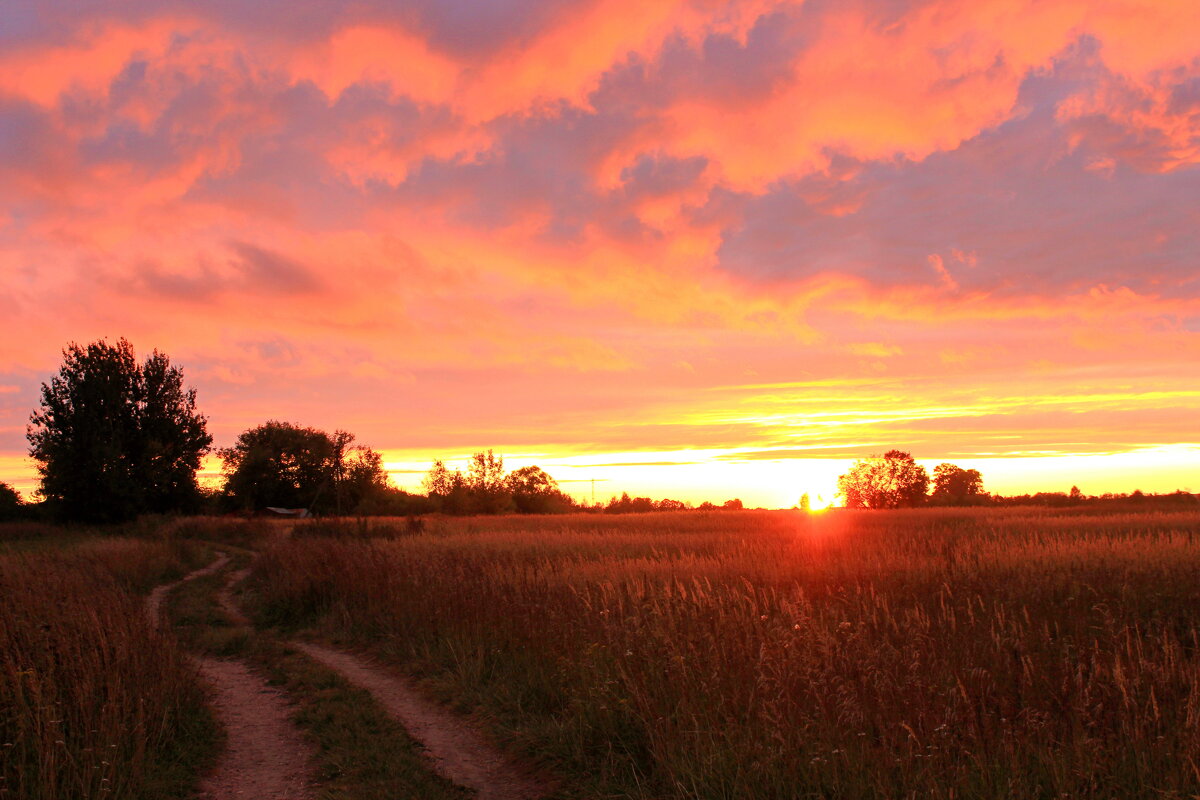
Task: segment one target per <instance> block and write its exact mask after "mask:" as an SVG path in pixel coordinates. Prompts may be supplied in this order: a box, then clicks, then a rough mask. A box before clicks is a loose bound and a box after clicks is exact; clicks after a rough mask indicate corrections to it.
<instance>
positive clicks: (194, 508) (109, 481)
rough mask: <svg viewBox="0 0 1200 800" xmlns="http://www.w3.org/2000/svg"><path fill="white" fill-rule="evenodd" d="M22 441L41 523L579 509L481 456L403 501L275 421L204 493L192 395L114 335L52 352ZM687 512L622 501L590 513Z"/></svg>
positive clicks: (207, 445) (203, 428)
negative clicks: (52, 367)
mask: <svg viewBox="0 0 1200 800" xmlns="http://www.w3.org/2000/svg"><path fill="white" fill-rule="evenodd" d="M26 436H27V439H28V441H29V454H30V456H31V457H32V458H33V459H34V461H35V462H36V463H37V469H38V474H39V477H40V490H39V492H40V495H41V498H42V502H41V503H40V504H39V509H40V512H41V513H42V514H43V515H45V516H49V517H53V518H57V519H61V520H64V521H79V522H91V523H112V522H122V521H126V520H129V519H133V518H135V517H137V516H138V515H140V514H146V513H247V512H257V511H261V510H263V509H264V508H272V507H274V508H279V509H288V510H292V509H304V510H306V511H308V512H311V513H313V514H359V515H389V516H395V515H412V514H422V513H428V512H444V513H448V514H502V513H510V512H517V513H529V514H546V513H557V512H566V511H576V510H592V509H590V508H589V507H586V506H582V505H580V504H577V503H576V502H575V501H574V500H573V499H572V498H571V497H569V496H568V495H567V494H566V493H564V492H563V491H562V490H561V489H560V488H559V486H558V483H557V482H556V481H555V480H554V478H552V477H551V476H550V475H548V474H547V473H546V472H545V471H544V470H542V469H541V468H539V467H537V466H528V467H522V468H520V469H517V470H514V471H513V472H511V473H506V472H505V470H504V459H503V457H500V456H496V455H495V454H494V453H493V452H492V451H491V450H488V451H487V452H485V453H484V452H481V453H476V454H475V455H474V456H473V457H472V459H471V461H470V463H469V465H468V468H467V472H466V473H465V474H464V473H463V472H462V471H460V470H454V471H451V470H450V469H448V468H447V467H446V465H445V462H443V461H440V460H439V461H436V462H434V465H433V467H432V469H431V470H430V471H429V474H428V475H427V476H426V478H425V487H424V488H425V490H426V494H425V495H419V494H410V493H408V492H405V491H403V490H401V489H399V488H397V487H395V486H393V485H391V484H390V482H389V481H388V476H387V471H386V470H385V468H384V466H383V458H382V456H381V455H380V454H379V453H378V452H377V451H375V450H373V449H372V448H370V447H368V446H365V445H362V444H359V443H357V441H356V438H355V436H354V434H352V433H350V432H348V431H343V430H337V431H334V432H333V433H332V434H330V433H327V432H325V431H322V430H319V429H317V428H312V427H304V426H300V425H295V424H292V423H290V422H284V421H280V420H268V421H266V422H264V423H262V424H260V425H257V426H255V427H253V428H250V429H248V430H246V431H244V432H242V433H241V434H240V435H239V436H238V438H237V440H236V441H235V442H234V444H233V445H232V446H230V447H226V448H222V449H219V450H217V451H216V453H217V455H218V456H219V457H220V459H221V462H222V465H223V472H224V482H223V486H222V487H221V488H220V489H218V490H211V489H210V490H206V489H204V488H202V487H201V486H200V485H199V482H198V480H197V472H198V470H199V468H200V463H201V460H202V459H203V458H204V456H205V455H207V454H208V453H210V452H212V441H213V440H212V436H211V435H210V434H209V433H208V420H207V418H206V417H205V416H204V415H203V414H202V413H200V411H199V410H198V408H197V404H196V392H195V390H194V389H190V388H187V387H185V385H184V376H183V370H182V369H180V368H179V367H177V366H175V365H173V364H172V363H171V361H170V359H169V358H168V357H167V356H166V355H165V354H163V353H160V352H159V351H157V350H155V351H154V352H153V353H151V355H150V356H149V357H147V358H146V359H144V360H142V361H139V360H138V358H137V356H136V354H135V352H134V349H133V346H132V345H131V344H130V343H129V341H128V340H126V339H123V338H122V339H120V340H118V341H117V342H116V343H115V344H109V343H108V342H106V341H98V342H93V343H91V344H88V345H86V346H81V345H78V344H75V343H72V344H69V345H68V346H67V347H66V348H65V349H64V350H63V363H62V366H61V368H60V369H59V371H58V373H57V374H56V375H54V376H53V377H52V378H51V379H50V380H49V382H47V383H45V384H43V385H42V387H41V402H40V404H39V407H38V408H37V409H36V410H35V411H34V412H33V414H32V415H31V416H30V421H29V427H28V429H27V433H26ZM730 502H731V503H737V505H738V507H740V505H741V503H740V501H730ZM707 505H711V504H707ZM726 506H727V507H728V506H729V503H727V504H726ZM688 507H689V506H687V505H686V504H684V503H681V502H678V501H674V500H660V501H657V502H655V501H651V500H649V499H648V498H633V499H631V498H630V497H629V496H628V495H623V496H622V497H621V498H615V497H614V498H613V499H612V501H611V502H610V503H609V505H608V506H607V507H606V508H604V509H603V510H607V511H610V512H613V513H620V512H638V511H651V510H660V511H661V510H676V509H683V508H688ZM28 512H29V507H28V506H26V505H25V504H23V503H22V502H21V498H20V495H19V494H18V493H17V492H16V491H14V490H13V489H12V488H11V487H9V486H7V485H6V484H3V483H0V520H3V519H13V518H16V517H18V516H23V515H27V514H28Z"/></svg>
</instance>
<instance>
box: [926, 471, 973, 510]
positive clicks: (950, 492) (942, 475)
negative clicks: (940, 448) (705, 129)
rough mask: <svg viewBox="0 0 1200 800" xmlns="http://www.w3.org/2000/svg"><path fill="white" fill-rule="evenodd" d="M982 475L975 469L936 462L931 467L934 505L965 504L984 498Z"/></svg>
mask: <svg viewBox="0 0 1200 800" xmlns="http://www.w3.org/2000/svg"><path fill="white" fill-rule="evenodd" d="M985 497H986V495H985V494H984V491H983V476H982V475H981V474H979V470H977V469H963V468H962V467H959V466H956V465H955V464H938V465H937V466H936V467H934V468H933V495H932V497H931V500H932V501H933V503H934V504H936V505H943V506H965V505H971V504H973V503H978V502H979V501H980V500H982V499H983V498H985Z"/></svg>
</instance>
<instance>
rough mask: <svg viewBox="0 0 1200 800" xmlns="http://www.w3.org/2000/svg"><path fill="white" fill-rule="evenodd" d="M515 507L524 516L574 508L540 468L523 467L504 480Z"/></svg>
mask: <svg viewBox="0 0 1200 800" xmlns="http://www.w3.org/2000/svg"><path fill="white" fill-rule="evenodd" d="M504 482H505V486H506V487H507V489H508V492H509V494H510V495H511V496H512V501H513V505H514V506H516V509H517V511H519V512H521V513H522V514H552V513H555V512H560V511H566V510H568V509H570V508H572V507H573V506H574V503H572V502H571V498H569V497H567V496H566V495H565V494H563V492H562V491H561V490H560V489H559V488H558V482H557V481H555V480H554V478H552V477H550V476H549V475H548V474H547V473H546V472H545V471H544V470H542V469H541V468H540V467H535V466H531V467H521V468H520V469H518V470H513V471H512V472H511V473H509V475H508V477H507V478H505V479H504Z"/></svg>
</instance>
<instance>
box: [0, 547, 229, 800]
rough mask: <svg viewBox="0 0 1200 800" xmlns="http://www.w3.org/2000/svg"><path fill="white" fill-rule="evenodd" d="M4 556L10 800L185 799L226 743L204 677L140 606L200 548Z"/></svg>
mask: <svg viewBox="0 0 1200 800" xmlns="http://www.w3.org/2000/svg"><path fill="white" fill-rule="evenodd" d="M46 536H47V539H46V545H47V546H46V547H44V548H42V549H41V550H40V551H39V552H32V553H8V554H0V598H3V604H2V606H0V797H13V798H27V799H28V800H67V799H68V798H70V799H71V800H76V799H78V800H84V799H86V798H152V797H162V798H166V797H178V796H182V795H183V794H185V792H186V789H187V787H188V786H189V785H190V783H191V781H192V779H193V778H194V772H195V770H196V768H197V766H198V765H199V763H201V762H202V761H203V760H204V759H205V757H206V756H207V755H208V753H209V751H210V750H211V747H212V746H213V742H214V733H215V732H214V729H213V727H212V722H211V719H210V718H209V716H208V713H207V711H206V710H205V706H204V695H203V692H202V691H201V689H200V687H199V686H198V684H197V682H196V673H195V669H194V668H193V667H192V666H190V665H189V664H188V663H187V661H186V660H185V659H184V656H183V654H182V652H181V651H180V649H179V648H178V646H177V644H176V642H175V641H174V639H173V638H172V637H171V636H170V635H168V634H164V633H161V632H159V631H157V630H155V628H154V626H152V625H151V624H150V622H149V621H148V620H147V619H146V614H145V611H144V608H143V601H142V598H141V597H140V596H138V595H137V592H141V591H144V590H146V589H148V588H150V587H151V586H153V585H154V584H157V583H160V582H162V581H166V580H169V579H171V578H172V577H175V576H177V575H179V574H181V573H182V572H183V571H185V570H186V569H187V567H188V566H189V563H192V562H195V561H196V560H198V559H199V558H202V557H203V555H202V553H200V552H199V548H197V547H194V546H188V545H183V544H178V543H170V542H164V541H146V540H139V539H84V540H82V541H80V540H76V539H71V546H70V548H69V549H66V550H55V549H54V548H53V547H52V546H51V544H50V543H51V542H52V539H53V536H54V534H53V532H52V531H47V532H46Z"/></svg>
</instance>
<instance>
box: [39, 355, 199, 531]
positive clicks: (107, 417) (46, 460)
mask: <svg viewBox="0 0 1200 800" xmlns="http://www.w3.org/2000/svg"><path fill="white" fill-rule="evenodd" d="M27 436H28V439H29V454H30V456H32V458H33V459H34V460H35V461H37V462H38V472H39V473H40V474H41V491H42V495H43V496H44V497H45V498H46V501H47V502H48V503H49V504H50V505H51V507H52V508H53V509H54V510H55V511H56V512H57V513H58V514H59V515H60V516H62V517H64V518H66V519H71V520H80V521H87V522H117V521H122V520H126V519H130V518H132V517H134V516H136V515H138V514H140V513H142V512H160V513H161V512H168V511H180V510H188V509H190V508H192V507H193V506H195V505H196V504H197V503H198V501H199V489H198V487H197V485H196V470H197V469H199V467H200V459H201V457H202V456H203V455H204V453H206V452H207V451H208V448H209V445H210V444H212V437H211V436H209V435H208V431H207V429H206V420H205V418H204V417H203V415H201V414H200V413H199V412H198V411H197V410H196V392H195V390H194V389H185V388H184V386H183V371H182V370H181V369H179V368H178V367H173V366H171V362H170V359H168V358H167V356H166V355H164V354H162V353H159V352H158V351H157V350H156V351H154V352H153V353H152V354H151V356H150V357H149V358H147V359H146V360H145V361H144V362H143V363H141V364H138V361H137V358H136V356H135V354H134V351H133V346H132V345H131V344H130V343H129V342H128V341H127V340H125V339H121V340H119V341H118V342H117V343H116V344H115V345H110V344H108V343H107V342H104V341H100V342H93V343H92V344H89V345H88V346H87V347H81V346H79V345H77V344H74V343H72V344H70V345H68V346H67V348H66V349H65V350H63V365H62V367H61V368H60V369H59V372H58V374H57V375H55V376H54V377H53V378H51V379H50V382H49V383H47V384H43V385H42V402H41V406H40V407H39V408H38V409H37V410H36V411H35V412H34V413H33V415H32V416H31V417H30V425H29V429H28V433H27Z"/></svg>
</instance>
